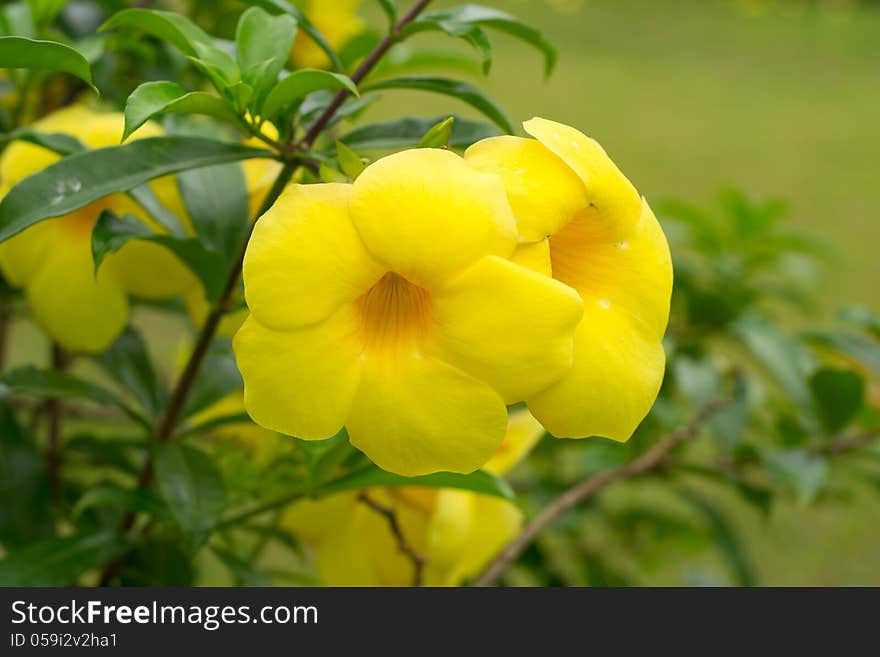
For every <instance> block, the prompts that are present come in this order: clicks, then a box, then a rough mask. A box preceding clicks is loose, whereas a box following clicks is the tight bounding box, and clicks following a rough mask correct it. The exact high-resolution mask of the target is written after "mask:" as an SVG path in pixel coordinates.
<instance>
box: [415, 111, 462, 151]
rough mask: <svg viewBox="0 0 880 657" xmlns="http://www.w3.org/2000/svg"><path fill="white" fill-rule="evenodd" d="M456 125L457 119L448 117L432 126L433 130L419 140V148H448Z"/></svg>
mask: <svg viewBox="0 0 880 657" xmlns="http://www.w3.org/2000/svg"><path fill="white" fill-rule="evenodd" d="M454 125H455V117H454V116H448V117H446V118H445V119H443V120H442V121H440V122H439V123H437V124H435V125H433V126H431V129H430V130H428V132H426V133H425V136H424V137H422V138H421V139H420V140H419V148H444V147H446V146H448V145H449V139H450V138H451V137H452V128H453V126H454Z"/></svg>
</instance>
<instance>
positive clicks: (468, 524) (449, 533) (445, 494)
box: [283, 410, 544, 586]
mask: <svg viewBox="0 0 880 657" xmlns="http://www.w3.org/2000/svg"><path fill="white" fill-rule="evenodd" d="M543 433H544V428H543V427H542V426H541V425H540V424H538V422H537V421H536V420H535V419H534V418H533V417H532V416H531V415H529V413H528V412H527V411H525V410H517V411H513V412H511V415H510V426H509V429H508V432H507V437H506V438H505V441H504V446H503V448H502V450H501V451H500V452H499V454H498V455H496V456H495V457H493V459H492V461H490V464H491V467H490V466H487V468H486V469H491V470H492V471H493V472H496V473H497V474H501V473H503V472H505V471H507V470H508V469H509V468H510V467H512V466H513V465H515V464H516V463H517V462H518V461H519V460H520V459H521V458H522V457H524V456H525V454H526V453H528V451H529V450H531V448H532V447H533V446H534V445H535V443H536V442H537V441H538V439H540V437H541V436H542V435H543ZM361 495H366V496H368V497H369V499H370V500H372V501H373V502H375V503H378V504H381V505H383V506H385V507H386V508H389V509H392V510H393V511H394V514H395V516H396V518H397V520H398V522H399V524H400V528H401V533H402V534H403V537H404V539H405V540H406V542H407V545H409V546H410V547H411V548H412V549H413V550H415V552H416V553H417V554H418V555H419V556H421V557H422V558H424V559H425V565H424V577H423V583H424V584H426V585H428V586H456V585H458V584H460V583H461V582H462V581H463V580H464V579H466V578H468V577H472V576H474V575H476V574H477V573H479V571H480V570H482V569H483V567H484V566H485V565H486V564H487V563H488V562H489V560H490V559H492V557H494V556H495V555H496V554H497V553H498V552H499V551H500V550H501V548H502V547H503V546H504V545H505V544H506V543H507V542H508V541H510V540H511V539H512V538H513V537H514V536H515V535H516V534H517V533H518V532H519V530H520V528H521V527H522V521H523V518H522V513H521V512H520V510H519V508H517V506H516V505H515V504H513V503H511V502H508V501H507V500H504V499H500V498H497V497H490V496H488V495H480V494H477V493H472V492H469V491H462V490H455V489H446V488H444V489H437V488H421V487H402V488H371V489H365V490H360V491H354V492H346V493H340V494H337V495H332V496H330V497H328V498H326V499H323V500H317V501H307V502H300V503H299V504H296V505H294V506H293V507H292V508H291V509H290V510H289V511H288V512H287V513H286V514H285V516H284V520H283V525H284V527H285V529H287V530H288V531H291V532H293V533H295V534H296V535H297V536H299V537H300V539H301V540H303V541H305V542H306V543H307V544H309V545H310V546H311V547H312V548H313V549H314V554H315V560H316V565H317V568H318V574H319V575H320V577H321V580H322V582H323V583H324V584H326V585H328V586H408V585H411V584H412V583H413V581H414V575H415V572H414V568H415V566H414V564H413V562H412V560H411V559H410V558H408V557H406V556H405V555H403V554H401V553H400V550H399V548H398V545H397V541H396V538H395V537H394V535H393V534H392V532H391V530H390V527H389V524H388V520H387V518H385V517H384V516H382V515H380V514H379V513H377V512H376V510H375V509H372V508H370V507H369V506H367V504H365V503H364V502H363V501H362V499H360V496H361Z"/></svg>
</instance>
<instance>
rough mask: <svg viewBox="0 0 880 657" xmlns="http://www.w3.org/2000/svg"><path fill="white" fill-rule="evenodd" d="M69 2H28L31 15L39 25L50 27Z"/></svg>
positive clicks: (54, 0)
mask: <svg viewBox="0 0 880 657" xmlns="http://www.w3.org/2000/svg"><path fill="white" fill-rule="evenodd" d="M66 4H67V0H28V7H30V8H31V15H32V16H33V17H34V22H35V23H36V24H37V25H40V26H43V25H49V23H51V22H52V21H53V20H55V17H56V16H57V15H58V14H59V13H60V12H61V10H62V9H64V5H66Z"/></svg>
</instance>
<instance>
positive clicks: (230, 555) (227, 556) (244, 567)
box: [211, 546, 272, 586]
mask: <svg viewBox="0 0 880 657" xmlns="http://www.w3.org/2000/svg"><path fill="white" fill-rule="evenodd" d="M211 551H212V552H213V553H214V554H215V555H216V556H217V558H218V559H220V561H222V562H223V565H224V566H226V568H228V569H229V572H230V573H232V576H233V577H234V578H235V585H236V586H271V585H272V580H271V579H269V577H268V576H267V575H265V574H264V573H261V572H260V571H258V570H257V569H256V568H255V567H254V564H253V563H252V562H251V561H249V560H247V559H244V558H242V557H239V556H238V555H237V554H235V553H234V552H231V551H230V550H225V549H223V548H221V547H216V546H214V547H212V548H211Z"/></svg>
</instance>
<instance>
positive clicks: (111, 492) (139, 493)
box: [71, 483, 168, 518]
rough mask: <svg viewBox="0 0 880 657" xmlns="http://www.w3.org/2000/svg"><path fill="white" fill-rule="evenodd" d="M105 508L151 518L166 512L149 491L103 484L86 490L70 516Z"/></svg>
mask: <svg viewBox="0 0 880 657" xmlns="http://www.w3.org/2000/svg"><path fill="white" fill-rule="evenodd" d="M106 507H110V508H113V509H119V510H121V511H134V512H143V513H149V514H150V515H153V516H161V515H164V514H165V513H167V512H168V510H167V509H166V507H165V505H164V504H163V503H162V501H161V500H159V498H157V497H156V496H155V495H154V494H153V493H151V492H149V491H146V490H141V489H133V488H123V487H122V486H118V485H116V484H109V483H105V484H98V485H97V486H92V487H90V488H89V489H88V490H86V492H85V493H84V494H83V495H82V497H80V498H79V499H78V500H77V501H76V504H75V505H74V506H73V511H72V512H71V514H72V515H73V517H74V518H76V517H77V516H79V515H81V514H82V513H83V512H84V511H86V510H88V509H95V508H106Z"/></svg>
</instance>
